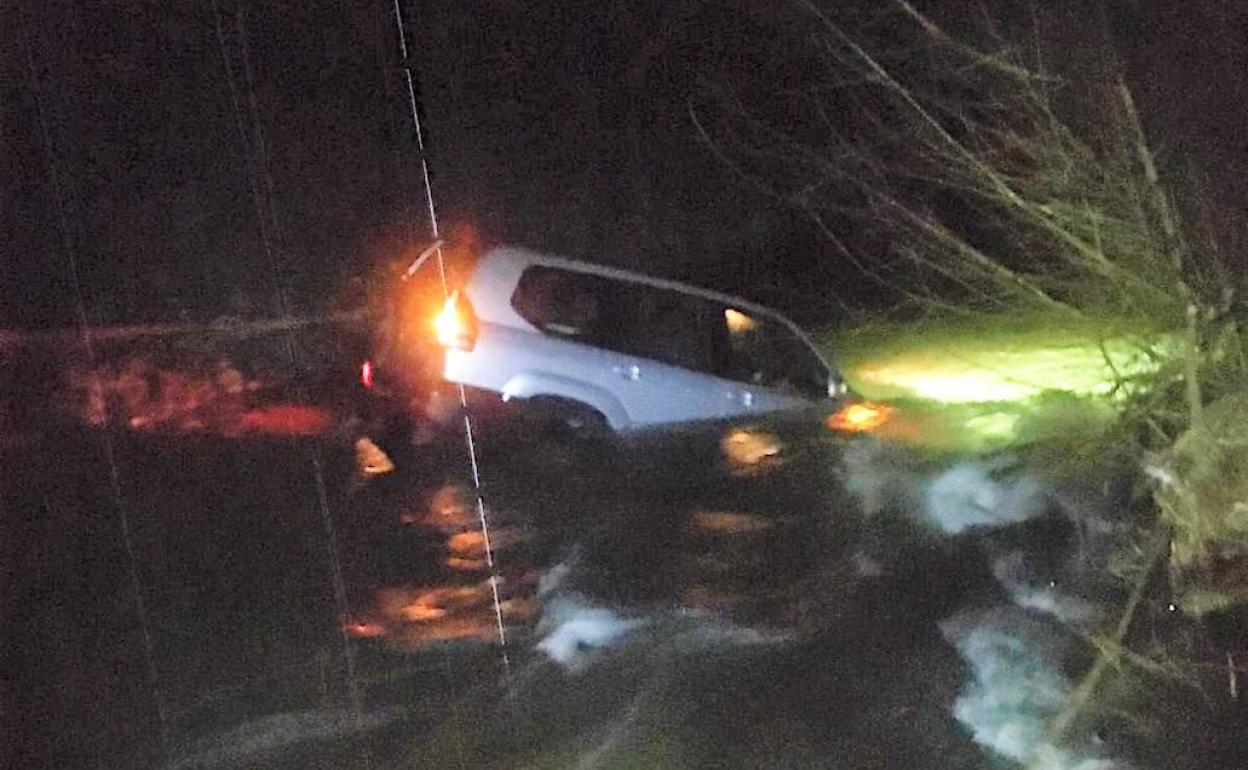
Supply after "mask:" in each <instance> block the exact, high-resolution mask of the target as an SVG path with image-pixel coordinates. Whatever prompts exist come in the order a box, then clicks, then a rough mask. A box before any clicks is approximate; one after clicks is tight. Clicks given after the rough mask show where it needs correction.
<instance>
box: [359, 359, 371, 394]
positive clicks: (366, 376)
mask: <svg viewBox="0 0 1248 770" xmlns="http://www.w3.org/2000/svg"><path fill="white" fill-rule="evenodd" d="M360 384H361V385H363V386H364V387H366V388H371V387H373V362H372V361H365V362H364V363H362V364H360Z"/></svg>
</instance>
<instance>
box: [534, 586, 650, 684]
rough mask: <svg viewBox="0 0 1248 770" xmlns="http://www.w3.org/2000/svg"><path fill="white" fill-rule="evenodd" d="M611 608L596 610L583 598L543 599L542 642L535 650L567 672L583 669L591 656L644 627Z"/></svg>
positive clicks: (568, 596) (596, 608)
mask: <svg viewBox="0 0 1248 770" xmlns="http://www.w3.org/2000/svg"><path fill="white" fill-rule="evenodd" d="M645 622H646V621H645V620H643V619H640V618H631V617H627V616H625V615H623V614H621V613H619V612H617V611H615V610H613V609H610V608H606V607H598V606H594V605H593V604H591V603H590V602H589V601H588V600H586V599H585V598H584V597H581V596H578V595H575V594H569V595H564V596H554V597H549V598H547V599H544V600H543V610H542V622H541V623H540V624H539V625H538V630H539V633H542V639H541V641H539V642H538V643H537V649H538V650H541V651H542V652H543V653H545V654H546V656H547V657H548V658H550V659H551V660H553V661H554V662H556V663H558V664H560V665H562V666H563V667H564V668H567V669H568V670H570V671H580V670H583V669H584V668H585V667H586V666H587V665H588V663H589V662H590V660H591V659H592V657H593V655H594V653H595V652H596V651H599V650H603V649H610V648H613V647H617V646H619V645H620V644H622V643H623V641H624V640H625V638H626V637H627V636H628V635H629V634H630V633H631V632H632V631H633V630H634V629H636V628H638V627H640V626H642V625H644V624H645Z"/></svg>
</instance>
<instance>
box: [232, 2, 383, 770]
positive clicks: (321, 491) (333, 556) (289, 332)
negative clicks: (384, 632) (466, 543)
mask: <svg viewBox="0 0 1248 770" xmlns="http://www.w3.org/2000/svg"><path fill="white" fill-rule="evenodd" d="M212 9H213V19H214V22H215V26H216V33H217V42H218V45H219V47H220V50H221V60H222V65H223V67H224V69H225V74H226V83H227V85H228V88H229V92H230V100H231V103H232V104H233V107H234V112H235V125H236V127H237V130H238V136H239V143H240V144H241V145H242V149H243V154H244V162H245V163H246V164H247V169H248V174H247V176H248V184H249V188H250V190H251V194H252V202H253V205H254V206H255V209H256V217H257V220H258V226H259V228H260V238H261V242H262V244H263V248H264V251H265V254H266V256H267V260H268V266H269V272H270V277H271V279H272V281H273V291H274V295H275V305H276V310H277V313H278V315H279V317H280V318H282V319H283V320H285V319H287V318H288V316H289V302H288V298H287V296H286V285H285V282H284V281H283V278H282V266H281V264H280V260H279V255H278V249H279V248H280V246H281V227H280V222H279V218H278V215H277V206H276V197H277V196H276V186H275V184H274V181H273V173H272V171H271V169H270V168H269V161H268V152H267V148H266V145H265V141H264V131H263V126H262V124H261V122H260V110H259V105H258V103H257V100H256V90H255V79H254V73H253V71H252V68H251V57H250V54H249V47H248V44H247V34H246V27H245V24H244V19H243V8H242V7H241V6H240V7H238V8H237V9H236V12H235V30H234V33H235V35H236V47H237V49H238V59H239V61H238V64H237V66H238V68H239V69H241V71H242V76H243V79H244V81H245V85H246V89H247V108H246V111H244V108H243V106H242V101H241V99H240V98H239V87H238V83H237V82H236V78H237V73H236V70H235V66H236V65H235V63H234V62H232V60H231V56H230V51H229V48H230V47H229V45H228V43H227V37H226V33H225V28H224V23H223V19H222V12H221V4H220V0H213V3H212ZM248 118H250V125H251V130H250V131H248V129H247V125H248ZM260 182H263V188H262V187H261V184H260ZM284 342H285V347H286V354H287V359H288V364H289V365H290V366H291V367H292V368H294V367H296V366H297V365H298V359H297V355H296V350H295V340H294V330H293V328H292V327H289V326H288V327H287V328H286V336H285V340H284ZM300 398H301V399H302V395H300ZM308 454H309V459H310V463H311V465H312V470H313V478H314V480H315V486H316V501H317V507H318V509H319V513H320V516H321V524H322V526H323V527H324V529H325V539H326V549H327V552H328V560H329V565H330V580H331V586H332V589H333V594H334V604H335V608H336V610H337V612H338V616H339V617H338V621H339V622H338V633H339V637H340V640H341V643H342V654H343V661H344V664H345V667H346V679H347V688H348V698H349V701H350V706H351V715H352V719H353V721H354V722H355V726H356V728H357V729H358V728H359V727H360V726H361V725H362V723H363V708H364V706H363V698H362V695H361V693H360V689H359V685H358V680H357V676H356V669H357V663H356V660H355V652H354V650H353V649H352V646H351V639H350V636H349V635H348V633H347V624H348V620H349V618H350V614H351V607H350V601H349V598H348V596H347V590H346V581H345V579H344V578H343V573H342V564H341V559H340V557H339V554H338V544H337V533H336V529H335V527H334V520H333V513H332V511H331V509H330V504H329V496H328V493H327V491H326V485H325V471H324V467H323V464H322V462H321V458H320V457H319V456H318V455H317V454H316V452H314V451H311V452H309V453H308ZM363 759H364V762H365V765H366V766H371V764H372V760H371V756H370V754H369V753H368V752H367V751H365V753H364V754H363Z"/></svg>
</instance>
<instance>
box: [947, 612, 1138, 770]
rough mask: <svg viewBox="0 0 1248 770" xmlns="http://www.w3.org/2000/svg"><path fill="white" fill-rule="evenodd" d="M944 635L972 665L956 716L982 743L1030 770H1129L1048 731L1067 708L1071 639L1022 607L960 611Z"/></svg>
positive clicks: (948, 620) (1056, 627)
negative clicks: (1064, 662)
mask: <svg viewBox="0 0 1248 770" xmlns="http://www.w3.org/2000/svg"><path fill="white" fill-rule="evenodd" d="M940 631H941V634H942V635H943V636H944V637H945V639H946V640H947V641H948V642H949V643H950V644H952V645H953V646H954V648H956V649H957V651H958V653H959V654H960V655H961V656H962V658H963V659H965V660H966V662H967V663H968V664H969V665H970V668H971V681H970V683H969V684H968V685H967V686H966V687H964V688H963V690H962V692H961V694H959V695H958V697H957V699H956V700H955V701H954V704H953V715H954V717H955V718H957V720H958V721H959V722H961V723H962V724H963V725H965V726H966V727H968V728H969V729H970V731H971V737H972V739H973V740H974V741H975V742H976V743H978V744H980V745H981V746H983V747H985V748H987V749H990V750H991V751H993V752H995V753H997V754H1000V755H1001V756H1004V757H1007V758H1009V759H1011V760H1013V761H1015V762H1018V763H1020V764H1025V765H1026V766H1027V767H1028V768H1042V769H1043V770H1122V766H1121V765H1119V764H1118V763H1116V762H1114V761H1112V760H1109V759H1104V758H1100V757H1095V756H1080V755H1078V754H1076V753H1074V752H1073V751H1070V750H1068V749H1065V748H1062V747H1058V746H1055V745H1053V744H1052V743H1050V742H1049V740H1048V727H1049V724H1050V723H1051V722H1052V720H1053V719H1054V717H1056V716H1057V714H1058V712H1059V711H1060V710H1061V709H1062V707H1063V706H1064V705H1065V703H1066V700H1067V697H1068V696H1069V694H1070V690H1071V687H1070V682H1069V681H1068V680H1067V678H1066V676H1065V675H1064V673H1063V672H1062V670H1061V656H1062V654H1063V653H1064V652H1065V650H1066V646H1067V643H1068V642H1067V640H1068V638H1069V637H1068V636H1067V635H1066V633H1065V632H1064V631H1063V630H1062V629H1061V628H1060V627H1058V626H1056V625H1054V624H1052V623H1050V622H1048V621H1046V620H1043V619H1041V618H1038V617H1037V616H1035V615H1033V614H1031V613H1028V612H1025V611H1023V610H1020V609H1017V608H1014V607H995V608H991V609H986V610H971V611H966V612H962V613H959V614H957V615H954V616H953V617H951V618H949V619H947V620H944V621H942V622H941V623H940Z"/></svg>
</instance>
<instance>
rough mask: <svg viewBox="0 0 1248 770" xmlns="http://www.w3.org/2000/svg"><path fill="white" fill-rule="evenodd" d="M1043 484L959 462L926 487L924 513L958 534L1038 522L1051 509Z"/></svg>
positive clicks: (979, 465) (978, 464)
mask: <svg viewBox="0 0 1248 770" xmlns="http://www.w3.org/2000/svg"><path fill="white" fill-rule="evenodd" d="M1049 505H1050V502H1049V496H1048V494H1047V492H1046V491H1045V489H1044V487H1043V485H1041V484H1040V482H1038V481H1036V480H1035V479H1032V478H1030V477H1027V476H1020V477H1017V478H997V477H995V476H994V475H993V473H992V469H991V468H990V467H989V466H987V465H984V464H982V463H971V462H967V463H958V464H957V465H954V466H953V467H951V468H949V469H948V470H946V471H944V472H943V473H941V474H939V475H938V476H936V478H934V479H932V480H931V481H930V482H928V483H927V484H926V486H925V490H924V495H923V509H922V510H923V514H924V516H925V517H926V518H927V519H928V520H929V521H931V522H933V523H934V524H936V525H937V526H938V527H940V529H941V531H943V532H946V533H948V534H951V535H956V534H958V533H961V532H965V531H966V530H968V529H970V528H972V527H1000V526H1005V525H1007V524H1017V523H1019V522H1023V521H1027V520H1028V519H1034V518H1036V517H1037V516H1041V515H1043V514H1044V513H1045V512H1046V511H1047V510H1048V509H1049Z"/></svg>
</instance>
